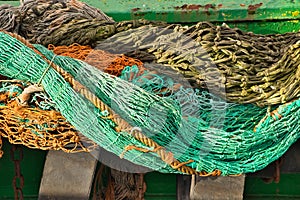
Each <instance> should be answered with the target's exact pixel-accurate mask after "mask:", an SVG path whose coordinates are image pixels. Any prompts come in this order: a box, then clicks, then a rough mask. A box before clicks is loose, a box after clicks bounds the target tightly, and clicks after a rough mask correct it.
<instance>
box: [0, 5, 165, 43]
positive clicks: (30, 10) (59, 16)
mask: <svg viewBox="0 0 300 200" xmlns="http://www.w3.org/2000/svg"><path fill="white" fill-rule="evenodd" d="M150 23H151V24H163V23H161V22H149V21H146V20H137V21H123V22H118V23H115V22H114V20H113V19H112V18H110V17H108V16H107V15H105V14H104V13H103V12H102V11H101V10H99V9H97V8H94V7H91V6H89V5H87V4H86V3H83V2H80V1H77V0H50V1H48V0H29V1H25V2H24V4H22V5H20V6H19V7H12V6H8V5H1V6H0V28H1V29H3V30H6V31H9V32H14V33H17V34H19V35H21V36H23V37H25V38H26V39H28V40H29V41H30V42H32V43H38V44H43V45H44V46H47V45H48V44H54V45H71V44H73V43H79V44H82V45H92V44H93V43H95V42H96V41H97V40H101V39H103V38H106V37H108V36H110V35H113V34H114V33H116V32H120V31H124V30H128V29H130V28H134V27H139V26H142V25H146V24H150ZM66 35H67V36H68V37H66Z"/></svg>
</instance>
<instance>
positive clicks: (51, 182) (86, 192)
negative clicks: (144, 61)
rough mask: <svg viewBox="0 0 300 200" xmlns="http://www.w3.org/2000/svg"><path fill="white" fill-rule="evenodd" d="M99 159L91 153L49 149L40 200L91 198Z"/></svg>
mask: <svg viewBox="0 0 300 200" xmlns="http://www.w3.org/2000/svg"><path fill="white" fill-rule="evenodd" d="M96 165H97V160H96V159H95V158H94V157H93V156H92V155H91V154H90V153H74V154H68V153H65V152H62V151H49V153H48V155H47V157H46V162H45V166H44V171H43V177H42V180H41V185H40V191H39V200H45V199H47V200H68V199H70V200H77V199H78V200H79V199H80V200H82V199H89V196H90V191H91V186H92V182H93V177H94V173H95V169H96Z"/></svg>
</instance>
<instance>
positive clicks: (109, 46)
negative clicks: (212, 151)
mask: <svg viewBox="0 0 300 200" xmlns="http://www.w3.org/2000/svg"><path fill="white" fill-rule="evenodd" d="M299 40H300V33H299V32H297V33H286V34H282V35H279V34H273V35H260V34H253V33H247V32H243V31H241V30H239V29H232V28H229V27H227V26H214V25H212V24H210V23H207V22H200V23H198V24H196V25H193V26H190V27H183V26H181V25H170V26H169V27H166V28H160V27H153V26H150V25H149V26H143V27H140V28H137V29H133V30H128V31H124V32H121V33H118V34H115V35H114V36H112V37H110V38H108V39H106V40H104V41H101V42H99V43H98V45H97V48H99V49H105V50H107V51H109V52H111V53H119V52H120V51H122V53H124V54H126V55H128V56H131V57H135V58H139V59H140V60H142V61H144V58H146V59H149V58H152V59H153V57H154V59H153V60H154V61H155V62H158V63H161V64H164V65H166V66H169V67H170V68H172V69H174V70H175V71H178V72H180V73H182V74H183V75H184V76H185V78H186V80H188V81H189V82H190V83H191V84H192V85H193V86H194V87H195V88H207V87H209V90H210V91H211V92H214V93H215V94H217V95H219V96H222V97H223V98H224V99H226V100H227V101H231V102H237V103H256V104H257V105H259V106H265V105H276V104H281V103H286V102H289V101H291V100H293V99H295V98H297V97H299V81H298V78H297V77H299V70H298V66H299V64H300V63H299V62H300V59H299V55H300V54H299ZM211 63H214V65H212V64H211ZM215 66H216V67H217V70H216V69H215ZM220 83H222V84H224V86H225V89H224V90H219V86H218V85H219V84H220ZM215 88H217V90H215Z"/></svg>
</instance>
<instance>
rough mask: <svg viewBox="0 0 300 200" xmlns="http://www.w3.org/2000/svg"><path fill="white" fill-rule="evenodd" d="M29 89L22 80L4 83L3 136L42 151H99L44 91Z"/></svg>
mask: <svg viewBox="0 0 300 200" xmlns="http://www.w3.org/2000/svg"><path fill="white" fill-rule="evenodd" d="M28 86H29V85H28V84H26V83H24V82H21V81H15V80H0V135H1V136H2V137H4V138H8V140H9V142H10V143H12V144H23V145H25V146H27V147H29V148H35V149H36V148H37V149H42V150H63V151H65V152H68V153H70V152H72V153H74V152H81V151H87V152H89V151H91V150H93V149H95V148H96V144H95V143H94V142H93V141H91V140H89V139H87V138H85V137H84V136H83V135H82V134H80V133H79V132H78V131H77V130H76V129H75V128H74V127H73V126H72V125H71V124H70V123H68V122H67V121H66V119H65V118H64V117H63V116H62V115H61V114H60V113H59V112H58V111H56V110H55V104H54V102H52V101H50V100H49V98H48V97H47V96H46V95H45V94H44V93H43V92H41V91H40V90H35V89H33V90H31V91H29V90H30V88H34V87H33V86H32V85H31V86H29V87H28ZM25 88H29V90H28V89H25ZM34 91H35V93H33V92H34ZM31 92H32V93H33V95H32V96H31V95H30V93H31ZM22 104H23V105H22ZM25 104H26V105H25Z"/></svg>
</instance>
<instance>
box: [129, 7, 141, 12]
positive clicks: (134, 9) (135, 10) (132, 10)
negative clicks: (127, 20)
mask: <svg viewBox="0 0 300 200" xmlns="http://www.w3.org/2000/svg"><path fill="white" fill-rule="evenodd" d="M139 10H141V8H132V9H131V12H137V11H139Z"/></svg>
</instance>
